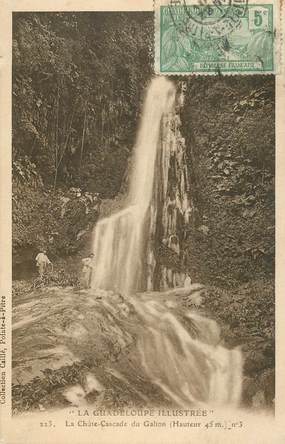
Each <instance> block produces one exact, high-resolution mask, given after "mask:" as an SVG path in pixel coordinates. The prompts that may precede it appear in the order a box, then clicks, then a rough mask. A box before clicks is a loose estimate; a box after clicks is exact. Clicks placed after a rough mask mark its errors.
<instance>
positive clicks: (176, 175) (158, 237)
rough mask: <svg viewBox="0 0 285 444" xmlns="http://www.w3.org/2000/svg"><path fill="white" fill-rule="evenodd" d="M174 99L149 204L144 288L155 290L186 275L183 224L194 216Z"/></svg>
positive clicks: (177, 282)
mask: <svg viewBox="0 0 285 444" xmlns="http://www.w3.org/2000/svg"><path fill="white" fill-rule="evenodd" d="M179 97H180V98H181V95H180V96H179ZM178 103H181V100H179V99H177V106H176V108H175V111H174V112H173V113H170V114H168V115H165V116H164V117H163V119H162V124H161V140H160V146H159V151H158V158H157V168H156V170H157V175H156V181H155V185H154V196H153V201H152V205H151V233H152V237H153V239H154V241H153V243H152V245H151V248H150V253H149V261H148V265H149V269H150V274H151V275H152V279H149V280H150V285H149V287H148V288H154V289H156V290H159V289H161V290H163V289H164V290H165V289H167V288H173V287H177V286H183V284H184V280H185V277H186V275H185V267H184V263H185V260H184V253H183V249H182V245H183V241H184V236H185V231H186V228H187V227H188V226H189V225H191V224H192V223H193V217H194V209H193V205H192V202H191V192H190V181H189V172H188V165H187V157H186V147H185V139H184V138H183V137H182V135H181V132H180V126H181V121H180V116H179V112H180V106H179V105H178Z"/></svg>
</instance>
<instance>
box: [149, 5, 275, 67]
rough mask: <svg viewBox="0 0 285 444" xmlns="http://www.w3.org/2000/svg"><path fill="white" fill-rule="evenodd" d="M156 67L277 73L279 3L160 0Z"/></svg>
mask: <svg viewBox="0 0 285 444" xmlns="http://www.w3.org/2000/svg"><path fill="white" fill-rule="evenodd" d="M155 14H156V26H155V32H156V36H155V37H156V45H155V51H156V72H157V73H159V74H187V73H189V74H190V73H203V74H213V73H218V72H219V73H228V74H235V73H251V74H254V73H274V72H275V65H276V62H275V60H276V57H275V46H276V35H275V18H274V14H275V3H274V1H273V0H272V1H271V2H266V3H263V4H257V3H248V1H247V0H210V1H209V0H200V1H199V0H168V1H165V0H156V8H155Z"/></svg>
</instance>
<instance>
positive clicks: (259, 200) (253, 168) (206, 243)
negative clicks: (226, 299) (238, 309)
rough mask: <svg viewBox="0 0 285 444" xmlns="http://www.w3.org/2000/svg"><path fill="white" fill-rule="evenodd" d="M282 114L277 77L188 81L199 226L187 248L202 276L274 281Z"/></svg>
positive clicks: (228, 281) (186, 126)
mask: <svg viewBox="0 0 285 444" xmlns="http://www.w3.org/2000/svg"><path fill="white" fill-rule="evenodd" d="M274 113H275V81H274V77H273V76H269V77H267V76H243V77H238V78H237V77H220V78H219V77H218V78H217V77H216V78H205V77H198V78H195V79H190V80H189V81H188V92H187V94H186V103H185V106H184V108H183V111H182V131H183V134H184V136H185V138H186V143H187V147H188V158H189V167H190V171H191V174H190V177H191V181H192V187H191V188H192V190H191V193H192V197H193V199H194V204H195V208H196V217H195V223H196V226H192V227H189V230H188V235H187V241H186V244H185V248H186V251H187V263H188V266H189V268H190V270H191V271H192V273H193V277H194V279H195V280H198V281H202V282H208V283H213V282H214V283H215V284H216V285H220V286H225V287H235V286H236V285H238V284H239V283H245V282H249V281H251V280H254V279H257V278H259V279H264V278H265V279H272V280H273V279H274V256H275V251H274V232H275V231H274V225H275V214H274V213H275V208H274V204H275V199H274V187H275V183H274V175H275V124H274V122H275V120H274V119H275V115H274Z"/></svg>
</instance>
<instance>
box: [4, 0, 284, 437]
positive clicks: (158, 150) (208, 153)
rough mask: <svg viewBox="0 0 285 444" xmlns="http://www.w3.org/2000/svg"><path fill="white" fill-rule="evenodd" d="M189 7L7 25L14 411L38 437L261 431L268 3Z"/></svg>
mask: <svg viewBox="0 0 285 444" xmlns="http://www.w3.org/2000/svg"><path fill="white" fill-rule="evenodd" d="M188 3H189V2H187V1H186V0H183V1H175V2H173V1H168V2H164V1H162V0H161V1H157V6H155V7H156V8H157V9H156V10H155V11H154V10H153V11H140V10H137V11H123V10H122V11H92V10H90V11H88V10H86V11H76V10H74V11H64V10H62V11H60V10H55V11H48V10H47V11H36V10H35V11H32V10H31V11H14V12H13V13H12V67H11V75H12V87H11V93H12V102H11V107H12V114H11V115H12V135H11V140H12V150H11V167H12V195H11V202H12V238H11V249H12V302H11V304H12V313H11V316H12V317H11V341H12V345H11V361H12V362H11V414H12V418H13V419H12V420H13V421H19V422H20V423H25V421H26V420H28V418H33V417H36V418H39V421H38V422H37V424H38V427H39V429H38V432H39V433H40V432H47V431H48V430H50V431H52V430H53V428H55V429H56V427H58V423H57V422H56V420H54V419H53V413H54V412H61V414H63V415H65V419H64V421H63V420H62V424H61V423H60V424H61V426H62V427H65V428H66V429H68V432H72V429H76V430H79V432H81V433H83V430H88V431H89V432H90V433H93V434H95V433H97V432H98V430H100V431H101V432H104V431H105V430H108V432H109V433H110V430H113V433H114V435H113V438H110V437H109V438H108V439H109V441H108V439H107V437H106V436H105V437H104V439H103V438H102V441H101V440H100V439H99V438H97V442H98V443H99V442H100V443H102V444H103V443H107V442H108V443H112V444H115V442H121V441H117V440H116V439H115V436H116V435H115V433H117V431H116V430H120V432H121V431H122V430H123V429H124V430H127V429H129V428H130V429H132V430H133V431H134V429H136V428H137V430H140V432H142V429H143V430H144V433H147V432H148V430H150V429H151V431H153V433H155V430H156V433H160V432H161V431H162V430H163V431H162V432H161V433H164V436H167V433H169V428H171V429H173V430H174V431H176V429H177V430H179V433H180V432H181V431H182V430H183V431H184V433H186V435H185V436H188V438H187V439H188V440H187V439H185V440H183V441H179V443H180V442H181V443H182V442H183V444H186V442H187V443H190V441H189V439H190V440H191V435H190V433H193V434H194V433H195V437H196V438H197V437H199V430H200V431H201V432H200V433H201V435H200V436H201V438H200V441H199V439H198V440H197V441H196V440H195V441H193V444H194V443H196V442H200V444H203V443H206V442H207V443H208V442H209V443H210V442H215V443H222V442H227V443H229V444H233V443H236V442H243V443H245V444H247V443H248V444H255V443H259V442H260V443H261V441H258V439H257V436H258V432H257V429H258V427H257V428H256V429H255V434H256V435H255V436H256V441H255V440H253V439H251V440H248V441H247V440H241V441H238V440H235V439H236V435H233V437H232V440H231V438H229V436H230V432H229V430H230V431H231V430H232V431H233V432H234V433H236V434H237V436H238V435H239V433H242V431H243V430H244V428H245V423H244V421H243V420H242V419H241V418H244V415H249V416H252V417H254V418H258V417H259V415H260V418H263V417H264V418H266V420H265V421H269V420H270V421H274V415H275V407H276V406H275V399H276V393H275V392H276V384H275V288H276V273H275V262H276V261H275V236H276V230H275V206H276V200H275V199H276V196H275V194H276V193H275V186H276V181H275V178H276V174H275V172H276V106H277V105H276V100H277V95H276V88H277V86H276V73H275V69H277V68H276V67H277V58H276V48H275V40H274V39H275V37H274V36H273V34H274V29H275V28H274V27H275V26H277V25H276V23H275V21H274V20H275V18H274V12H273V9H274V8H275V3H274V2H271V4H269V3H270V2H265V4H264V5H262V6H261V5H257V4H255V3H254V2H253V3H252V4H250V5H248V4H247V2H241V4H242V9H241V6H240V5H238V6H237V2H235V1H234V2H228V4H226V3H227V2H223V5H220V2H218V3H219V5H217V2H215V1H214V2H208V3H209V4H210V6H205V5H204V3H203V2H202V3H199V2H198V3H199V5H194V6H193V4H192V3H193V2H192V3H191V2H190V3H191V5H190V6H189V5H188ZM160 4H163V6H161V5H160ZM251 71H252V72H251ZM283 142H284V140H283ZM3 301H4V299H3ZM0 302H1V301H0ZM3 307H4V302H3ZM3 313H4V308H3ZM0 314H1V313H0ZM3 319H4V314H3ZM3 325H4V320H3ZM3 328H4V327H3ZM1 333H3V342H2V343H3V344H5V343H4V339H5V337H6V336H5V335H6V333H5V335H4V330H3V332H1ZM3 353H4V352H3ZM3 356H4V355H3ZM0 359H1V355H0ZM3 359H4V358H3ZM3 362H4V361H3ZM4 366H5V364H4V365H3V366H1V367H2V369H3V368H4ZM5 377H6V376H5V372H4V371H3V372H2V378H3V381H4V382H3V387H4V389H3V388H2V392H1V393H2V398H3V404H4V402H5V399H4V392H5V383H6V382H5ZM8 396H10V395H8V394H7V397H8ZM216 412H226V413H225V414H226V415H229V416H228V418H230V419H227V420H226V421H222V420H221V419H219V418H218V419H215V417H214V416H213V415H214V414H216ZM41 415H44V416H45V417H46V418H49V420H46V422H41V420H40V418H41ZM48 415H49V416H48ZM239 415H240V416H239ZM0 416H1V415H0ZM2 420H3V418H2V419H1V421H2ZM136 421H137V423H136ZM43 429H44V430H43ZM91 429H92V430H91ZM190 429H191V430H190ZM194 429H195V430H194ZM202 429H203V430H202ZM210 429H212V430H213V433H214V429H215V433H219V435H217V436H218V438H215V439H217V440H213V441H210V439H209V436H208V438H207V439H206V438H205V437H204V434H205V433H206V434H208V435H210V434H211V431H210ZM221 430H223V433H224V434H222V432H221ZM225 430H227V432H225ZM192 431H193V432H192ZM106 433H107V432H106ZM173 433H174V432H173ZM187 433H188V434H187ZM202 433H203V435H202ZM225 433H227V435H225ZM94 436H95V435H94ZM100 436H101V435H100ZM102 436H103V435H102ZM145 436H146V437H145V441H144V442H145V443H148V444H154V442H162V441H159V440H158V441H154V438H153V437H154V436H155V435H152V438H150V437H147V436H148V435H145ZM215 436H216V435H215ZM226 436H227V437H226ZM266 436H267V435H266ZM274 436H275V435H274ZM193 437H194V435H193ZM0 438H1V434H0ZM196 438H195V439H196ZM94 439H95V438H94ZM98 439H99V440H98ZM168 439H170V438H168ZM266 439H267V438H265V441H262V443H264V444H271V442H272V443H277V442H278V443H279V441H277V440H276V441H275V440H273V435H272V441H268V440H266ZM0 441H1V439H0ZM1 442H2V441H1ZM3 442H5V443H6V441H5V440H4V441H3ZM12 442H13V443H14V442H16V441H12V440H11V441H7V444H12ZM19 442H20V441H19ZM21 442H25V443H27V444H29V443H31V442H35V441H29V438H28V437H25V438H24V437H21ZM42 442H43V441H42ZM53 442H54V443H55V442H56V438H53ZM59 442H60V443H65V442H66V443H67V442H71V441H69V440H68V439H66V440H64V438H62V437H61V439H60V440H58V443H59ZM72 442H73V441H72ZM74 442H75V441H74ZM76 442H77V441H76ZM78 442H79V441H78ZM82 442H83V441H82ZM84 442H87V441H84ZM88 442H91V441H88ZM125 442H131V441H125ZM132 442H139V441H132ZM166 442H167V443H168V442H169V443H170V442H174V441H168V440H165V443H166ZM177 442H178V441H177ZM191 442H192V441H191ZM280 442H282V441H280Z"/></svg>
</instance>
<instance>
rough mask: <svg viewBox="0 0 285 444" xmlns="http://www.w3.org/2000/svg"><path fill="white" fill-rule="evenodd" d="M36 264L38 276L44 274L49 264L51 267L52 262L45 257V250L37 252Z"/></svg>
mask: <svg viewBox="0 0 285 444" xmlns="http://www.w3.org/2000/svg"><path fill="white" fill-rule="evenodd" d="M36 265H37V267H38V272H39V275H40V278H42V277H43V276H44V274H45V273H46V272H47V270H48V266H49V265H51V267H52V263H51V261H50V260H49V258H48V257H47V252H46V250H42V251H40V252H39V253H38V254H37V256H36Z"/></svg>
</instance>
